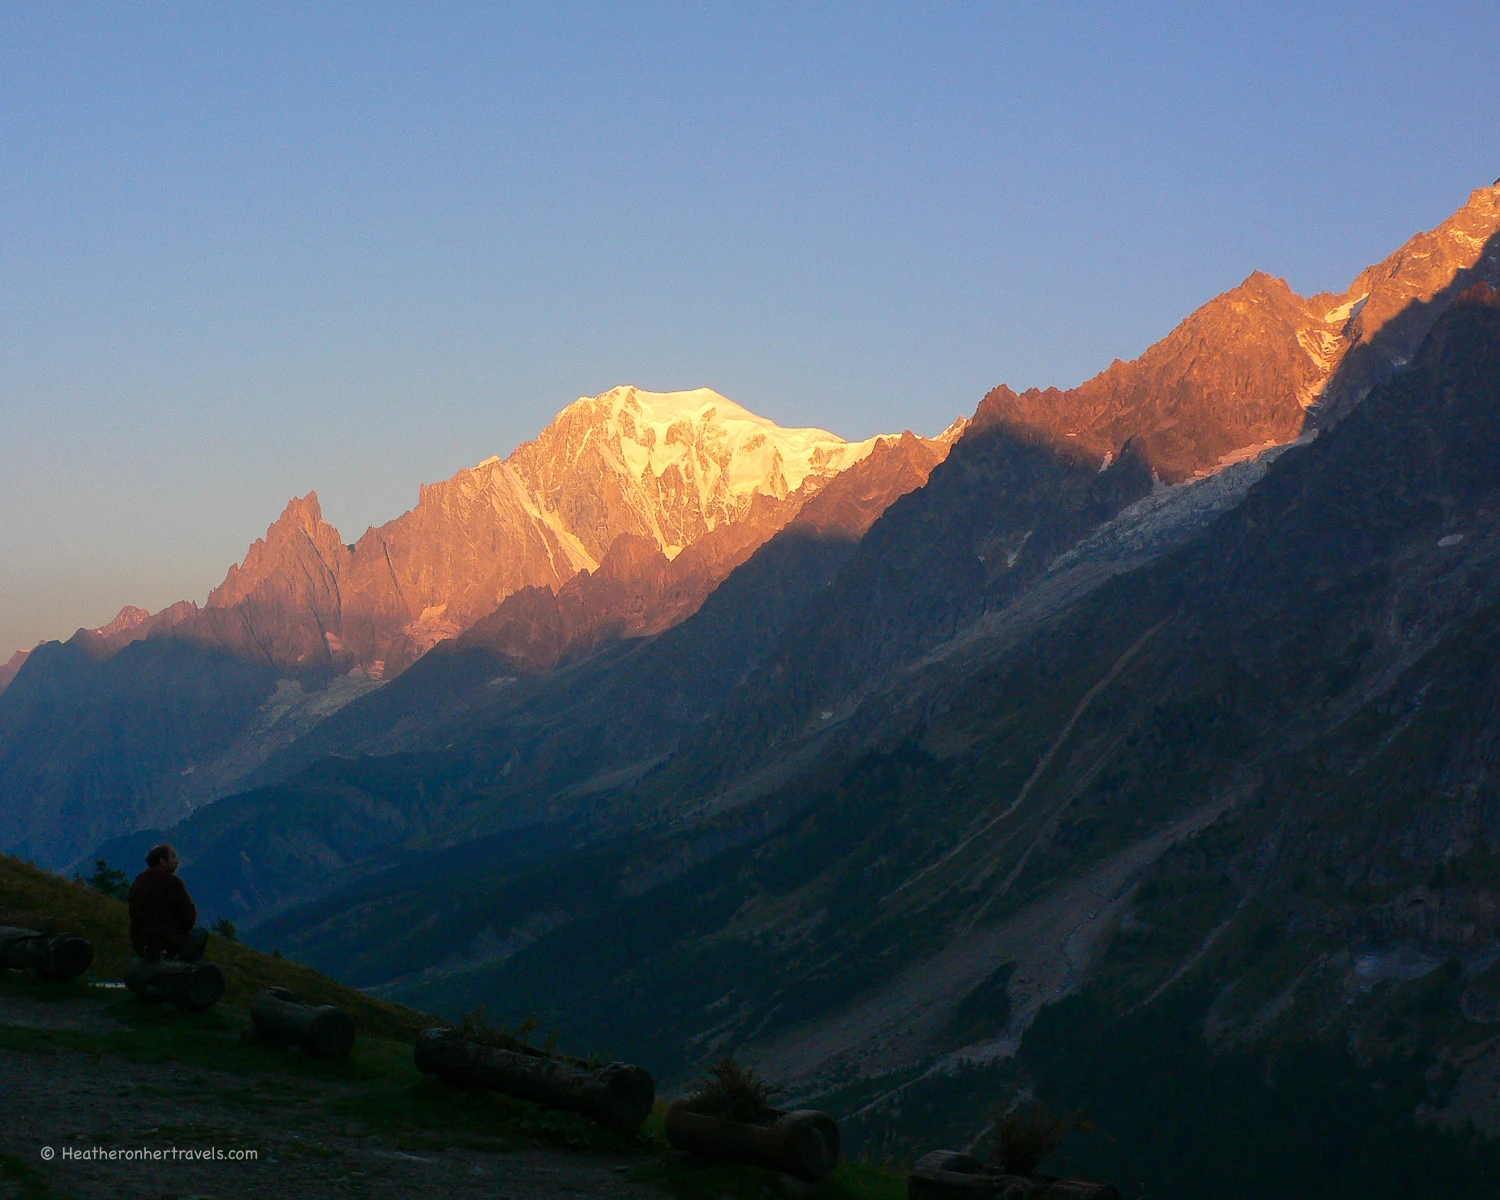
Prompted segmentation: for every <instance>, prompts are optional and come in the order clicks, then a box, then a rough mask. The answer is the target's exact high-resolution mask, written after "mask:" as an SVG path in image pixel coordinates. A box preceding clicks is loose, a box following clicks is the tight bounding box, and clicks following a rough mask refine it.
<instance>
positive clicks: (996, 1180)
mask: <svg viewBox="0 0 1500 1200" xmlns="http://www.w3.org/2000/svg"><path fill="white" fill-rule="evenodd" d="M906 1194H907V1196H908V1197H910V1200H1120V1193H1119V1191H1118V1190H1116V1188H1115V1186H1114V1184H1111V1183H1099V1182H1097V1181H1095V1180H1092V1179H1057V1178H1054V1177H1052V1176H1023V1175H1007V1174H1005V1173H1004V1172H1003V1171H999V1170H996V1169H995V1168H994V1167H991V1166H989V1165H988V1164H986V1163H982V1162H980V1161H979V1160H978V1159H977V1158H973V1157H971V1156H970V1155H967V1154H960V1153H958V1152H957V1151H955V1150H933V1151H932V1152H931V1153H928V1154H924V1155H923V1156H922V1157H921V1158H919V1159H918V1160H917V1161H916V1164H915V1165H914V1166H913V1167H912V1169H911V1173H910V1174H909V1175H908V1176H907V1177H906Z"/></svg>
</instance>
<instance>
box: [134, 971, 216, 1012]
mask: <svg viewBox="0 0 1500 1200" xmlns="http://www.w3.org/2000/svg"><path fill="white" fill-rule="evenodd" d="M125 986H126V987H128V988H129V989H130V990H131V991H132V992H134V993H135V994H136V995H137V996H139V997H140V998H141V999H142V1000H166V1001H170V1002H171V1003H173V1004H175V1005H177V1007H178V1008H181V1009H183V1010H184V1011H187V1012H202V1011H203V1010H204V1009H206V1008H212V1007H213V1006H214V1005H215V1004H217V1003H218V1002H219V1001H220V1000H222V999H223V998H224V972H223V971H221V970H219V968H218V967H216V966H214V964H213V963H206V962H196V963H185V962H178V961H177V960H176V959H173V958H162V959H157V960H156V961H154V962H147V961H146V960H145V959H143V958H133V959H131V960H130V963H129V965H128V966H126V968H125Z"/></svg>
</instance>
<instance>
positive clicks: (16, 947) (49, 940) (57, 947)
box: [0, 925, 94, 982]
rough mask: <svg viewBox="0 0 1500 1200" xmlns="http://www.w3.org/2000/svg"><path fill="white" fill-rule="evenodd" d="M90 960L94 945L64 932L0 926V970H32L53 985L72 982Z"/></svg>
mask: <svg viewBox="0 0 1500 1200" xmlns="http://www.w3.org/2000/svg"><path fill="white" fill-rule="evenodd" d="M93 961H94V943H93V942H90V941H86V940H85V939H83V938H81V937H72V936H70V935H69V934H65V933H42V932H41V931H40V930H36V929H17V928H15V927H13V926H10V925H0V970H5V969H7V968H9V969H10V970H13V971H24V970H27V969H28V968H29V969H31V970H34V971H35V972H36V973H37V974H38V975H39V976H40V977H41V978H43V979H49V980H52V981H54V982H57V981H61V980H64V979H73V978H75V977H76V976H79V975H82V974H83V973H84V972H85V971H87V970H88V969H89V964H90V963H92V962H93Z"/></svg>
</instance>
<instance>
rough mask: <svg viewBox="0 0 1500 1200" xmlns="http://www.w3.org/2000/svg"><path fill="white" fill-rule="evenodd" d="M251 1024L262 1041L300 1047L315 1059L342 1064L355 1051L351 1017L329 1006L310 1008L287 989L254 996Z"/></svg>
mask: <svg viewBox="0 0 1500 1200" xmlns="http://www.w3.org/2000/svg"><path fill="white" fill-rule="evenodd" d="M250 1020H251V1021H253V1022H254V1023H255V1028H256V1031H257V1032H258V1033H259V1034H260V1035H261V1036H262V1037H265V1038H268V1039H270V1040H271V1041H275V1042H281V1043H283V1044H285V1045H293V1046H301V1047H302V1049H303V1050H304V1051H306V1052H307V1053H308V1054H311V1055H313V1056H314V1057H316V1058H329V1059H334V1060H335V1061H338V1062H342V1061H343V1060H344V1059H346V1058H348V1057H349V1051H350V1050H352V1049H353V1048H354V1018H353V1017H351V1016H350V1015H349V1014H348V1013H346V1012H345V1011H344V1010H343V1009H342V1008H336V1007H334V1006H333V1005H332V1004H316V1005H315V1004H311V1003H309V1002H308V1001H306V1000H304V999H303V998H302V997H301V996H299V995H297V993H296V992H292V991H288V990H287V989H286V988H279V987H272V988H262V989H261V990H260V991H258V992H256V993H255V998H254V999H253V1000H251V1001H250Z"/></svg>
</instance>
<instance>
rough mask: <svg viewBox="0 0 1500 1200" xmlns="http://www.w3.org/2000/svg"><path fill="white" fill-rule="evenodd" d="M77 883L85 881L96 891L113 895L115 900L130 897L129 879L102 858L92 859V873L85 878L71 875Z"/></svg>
mask: <svg viewBox="0 0 1500 1200" xmlns="http://www.w3.org/2000/svg"><path fill="white" fill-rule="evenodd" d="M73 878H74V879H76V880H77V881H78V882H79V883H86V884H88V885H89V887H91V888H93V889H94V890H95V891H96V892H103V893H104V894H105V895H106V896H113V897H114V898H115V899H116V900H128V899H130V880H129V879H128V878H126V876H125V872H124V871H122V870H120V868H119V867H112V866H110V865H109V864H108V863H107V862H105V861H104V860H103V859H102V858H96V859H94V873H93V874H92V875H90V876H88V877H87V878H85V877H84V876H82V875H75V876H74V877H73Z"/></svg>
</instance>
